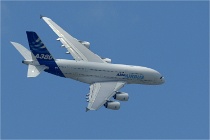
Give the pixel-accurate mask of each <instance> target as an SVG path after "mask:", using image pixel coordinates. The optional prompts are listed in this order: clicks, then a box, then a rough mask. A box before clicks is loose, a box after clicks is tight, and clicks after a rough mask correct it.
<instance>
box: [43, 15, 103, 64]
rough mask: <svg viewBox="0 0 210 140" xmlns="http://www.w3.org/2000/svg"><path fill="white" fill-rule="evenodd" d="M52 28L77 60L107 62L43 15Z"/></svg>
mask: <svg viewBox="0 0 210 140" xmlns="http://www.w3.org/2000/svg"><path fill="white" fill-rule="evenodd" d="M41 18H42V19H43V20H44V21H45V22H46V23H47V24H48V25H49V26H50V28H51V29H52V30H53V31H54V32H55V33H56V34H57V35H58V37H59V38H58V40H60V41H61V43H62V44H63V45H64V46H65V48H66V49H67V50H68V52H69V53H71V55H72V56H73V58H74V59H75V60H76V61H89V62H98V63H105V62H104V61H103V60H102V59H101V57H99V56H98V55H96V54H94V53H93V52H92V51H90V50H89V49H88V48H86V47H85V46H84V45H83V44H81V43H80V42H79V41H78V40H77V39H76V38H74V37H72V36H71V35H70V34H68V33H67V32H66V31H65V30H63V29H62V28H61V27H60V26H59V25H57V24H56V23H55V22H54V21H52V20H51V19H50V18H47V17H41Z"/></svg>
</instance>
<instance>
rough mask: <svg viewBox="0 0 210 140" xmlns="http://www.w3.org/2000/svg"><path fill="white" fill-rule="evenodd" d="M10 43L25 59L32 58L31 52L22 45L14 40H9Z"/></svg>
mask: <svg viewBox="0 0 210 140" xmlns="http://www.w3.org/2000/svg"><path fill="white" fill-rule="evenodd" d="M11 43H12V45H13V46H14V47H15V48H16V49H17V50H18V51H19V52H20V54H21V55H22V56H23V57H24V58H25V59H26V60H33V59H32V57H33V56H32V55H33V54H31V52H30V51H29V50H28V49H26V48H25V47H23V45H21V44H19V43H16V42H11Z"/></svg>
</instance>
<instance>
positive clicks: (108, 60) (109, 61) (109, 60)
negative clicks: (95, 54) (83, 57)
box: [102, 58, 112, 63]
mask: <svg viewBox="0 0 210 140" xmlns="http://www.w3.org/2000/svg"><path fill="white" fill-rule="evenodd" d="M102 59H103V60H104V61H105V62H107V63H111V62H112V60H111V59H110V58H102Z"/></svg>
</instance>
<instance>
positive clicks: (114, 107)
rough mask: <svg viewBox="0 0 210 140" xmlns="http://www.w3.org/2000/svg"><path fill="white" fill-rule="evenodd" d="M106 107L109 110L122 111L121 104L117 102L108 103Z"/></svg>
mask: <svg viewBox="0 0 210 140" xmlns="http://www.w3.org/2000/svg"><path fill="white" fill-rule="evenodd" d="M104 106H105V107H106V108H108V109H112V110H118V109H120V103H119V102H116V101H107V102H106V103H105V104H104Z"/></svg>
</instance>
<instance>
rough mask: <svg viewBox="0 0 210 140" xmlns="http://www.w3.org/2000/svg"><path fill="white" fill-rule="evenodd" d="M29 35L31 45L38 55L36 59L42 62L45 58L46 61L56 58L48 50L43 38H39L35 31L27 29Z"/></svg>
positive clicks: (33, 51) (35, 54)
mask: <svg viewBox="0 0 210 140" xmlns="http://www.w3.org/2000/svg"><path fill="white" fill-rule="evenodd" d="M26 33H27V37H28V43H29V47H30V49H31V51H32V53H33V54H34V56H35V57H36V59H37V60H38V61H39V62H41V61H43V60H45V61H54V58H53V57H52V55H51V54H50V52H49V51H48V50H47V48H46V46H45V45H44V43H43V42H42V40H41V39H40V38H39V36H38V35H37V34H36V33H35V32H32V31H31V32H30V31H27V32H26Z"/></svg>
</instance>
